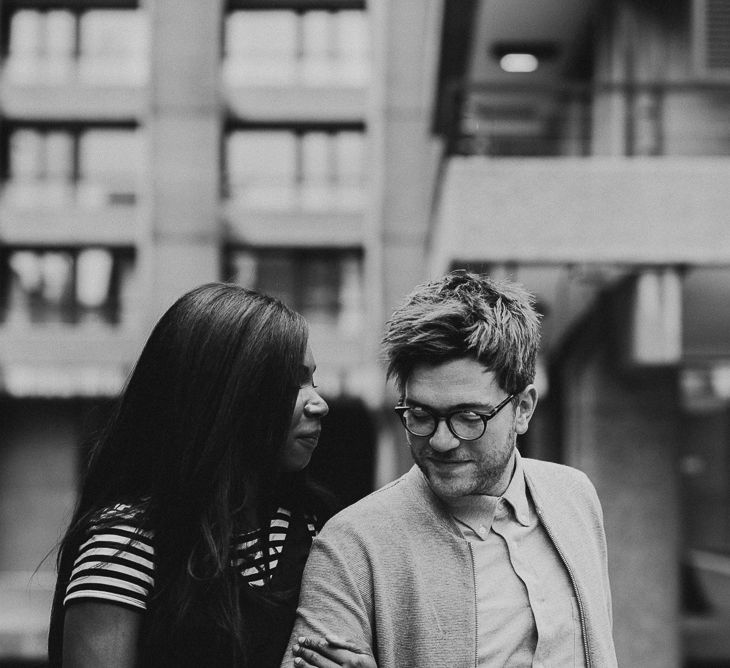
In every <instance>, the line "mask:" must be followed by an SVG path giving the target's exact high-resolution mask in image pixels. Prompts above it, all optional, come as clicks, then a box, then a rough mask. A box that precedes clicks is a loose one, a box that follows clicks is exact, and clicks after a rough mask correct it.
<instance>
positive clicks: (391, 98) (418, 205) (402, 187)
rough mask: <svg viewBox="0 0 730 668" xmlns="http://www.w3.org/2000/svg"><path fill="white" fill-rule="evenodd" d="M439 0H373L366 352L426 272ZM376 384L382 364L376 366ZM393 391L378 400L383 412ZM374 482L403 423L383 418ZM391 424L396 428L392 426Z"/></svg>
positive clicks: (400, 460) (390, 461)
mask: <svg viewBox="0 0 730 668" xmlns="http://www.w3.org/2000/svg"><path fill="white" fill-rule="evenodd" d="M442 5H443V0H373V1H372V2H369V3H368V11H369V12H370V16H371V21H372V43H373V69H374V71H375V72H376V73H377V74H376V76H375V77H374V81H373V86H372V91H371V107H370V113H369V115H368V133H369V137H370V141H371V160H372V162H371V165H372V169H371V174H372V188H373V190H372V198H371V201H372V208H371V210H370V216H369V225H368V230H369V231H368V239H367V241H366V274H367V281H366V284H367V286H368V289H369V292H368V295H367V297H368V299H367V303H368V308H369V314H368V316H369V317H368V323H369V324H368V327H367V330H368V334H367V335H368V336H369V337H370V340H369V342H368V346H367V347H368V357H369V358H370V359H372V360H373V361H375V360H377V359H379V347H380V338H381V336H382V332H383V324H384V323H385V320H386V319H387V318H388V317H389V315H390V313H391V312H392V310H393V307H394V306H395V305H396V304H397V303H398V302H399V301H400V300H401V299H402V298H403V297H404V296H405V295H406V294H407V293H408V292H410V291H411V290H412V289H413V288H414V287H415V285H416V284H417V283H419V282H421V281H422V280H424V279H425V278H426V277H427V276H426V243H427V237H428V229H429V222H430V212H431V208H432V202H433V193H434V184H435V177H436V170H437V166H438V161H439V158H440V149H439V144H438V142H437V141H436V140H435V139H434V138H433V137H432V135H431V122H432V110H433V105H434V94H435V84H436V75H437V67H438V55H439V48H440V39H441V33H440V31H441V15H442ZM374 377H375V378H379V380H378V381H376V382H380V383H381V387H382V370H379V373H378V372H376V373H375V374H374ZM393 401H394V397H393V396H392V395H388V396H387V397H385V398H384V400H383V405H384V407H385V410H386V411H387V414H388V415H390V408H391V407H392V405H393ZM383 423H384V424H383V426H382V429H381V432H382V433H381V438H380V444H379V453H378V464H377V468H378V474H377V476H376V477H377V481H376V482H378V483H383V482H386V481H387V480H389V479H392V478H393V477H395V476H396V475H397V474H398V473H400V472H401V471H402V470H403V469H404V468H406V467H407V466H410V463H411V459H410V454H409V453H408V450H407V448H406V447H405V445H404V439H403V437H402V434H401V433H400V432H401V431H402V430H400V429H399V427H398V426H394V423H393V422H392V421H391V420H390V419H384V420H383ZM394 429H395V431H393V430H394Z"/></svg>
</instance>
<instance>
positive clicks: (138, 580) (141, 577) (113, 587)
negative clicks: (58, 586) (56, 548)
mask: <svg viewBox="0 0 730 668" xmlns="http://www.w3.org/2000/svg"><path fill="white" fill-rule="evenodd" d="M111 514H113V516H114V517H115V518H118V519H119V520H120V523H119V524H113V525H103V526H100V525H99V524H98V523H97V524H93V525H92V526H91V527H90V529H89V537H88V539H87V540H86V542H85V543H84V544H83V545H81V547H80V548H79V554H78V556H77V558H76V561H75V562H74V568H73V571H72V573H71V578H70V582H69V584H68V587H67V589H66V597H65V599H64V605H65V604H68V603H69V602H71V601H74V600H80V599H95V600H105V601H110V602H115V603H119V604H122V605H126V606H131V607H133V608H138V609H142V610H146V609H147V600H148V598H149V595H150V592H151V591H152V589H153V587H154V584H155V580H154V572H155V554H154V547H153V544H152V539H153V534H152V532H151V531H146V530H143V529H140V528H139V527H136V526H134V514H133V512H132V511H131V510H130V509H129V507H128V506H117V507H115V508H114V509H112V511H109V512H107V513H104V514H102V516H101V517H102V520H103V519H105V518H108V517H109V516H110V515H111ZM290 520H291V512H290V511H289V510H287V509H285V508H279V509H278V510H277V511H276V513H274V516H273V517H272V519H271V523H270V525H269V547H268V569H269V570H268V578H269V579H270V578H271V577H272V576H273V573H274V571H275V569H276V567H277V566H278V564H279V558H280V556H281V553H282V551H283V549H284V543H285V542H286V537H287V533H288V531H289V523H290ZM307 529H308V531H309V533H310V535H311V536H312V537H314V536H316V535H317V530H316V528H315V525H314V522H313V520H312V519H311V518H307ZM231 565H232V566H233V567H235V568H237V569H239V570H240V572H241V575H242V577H243V579H244V581H245V582H246V583H247V584H249V585H251V586H254V587H262V586H264V584H265V583H266V559H265V558H264V554H263V550H262V546H261V530H260V529H259V530H255V531H250V532H248V533H245V534H243V535H241V536H240V537H239V538H238V540H237V541H236V542H235V545H234V547H233V557H232V559H231Z"/></svg>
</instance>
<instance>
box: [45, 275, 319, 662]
mask: <svg viewBox="0 0 730 668" xmlns="http://www.w3.org/2000/svg"><path fill="white" fill-rule="evenodd" d="M307 336H308V331H307V326H306V323H305V321H304V320H303V318H302V317H301V316H300V315H298V314H297V313H295V312H293V311H291V310H290V309H288V308H287V307H286V306H284V305H283V304H282V303H281V302H279V301H278V300H276V299H273V298H271V297H268V296H265V295H261V294H259V293H256V292H253V291H250V290H246V289H244V288H241V287H239V286H235V285H229V284H222V283H213V284H208V285H204V286H201V287H199V288H197V289H195V290H192V291H191V292H188V293H187V294H185V295H184V296H182V297H181V298H180V299H179V300H178V301H177V302H176V303H175V304H173V306H172V307H170V309H169V310H168V311H167V312H166V313H165V314H164V315H163V316H162V318H161V319H160V321H159V322H158V323H157V325H156V326H155V328H154V330H153V331H152V333H151V335H150V337H149V339H148V341H147V343H146V345H145V347H144V349H143V350H142V353H141V355H140V358H139V361H138V362H137V364H136V367H135V369H134V371H133V372H132V374H131V376H130V378H129V380H128V383H127V386H126V388H125V390H124V392H123V393H122V395H121V397H120V400H119V402H118V405H117V408H116V411H115V415H114V416H113V417H112V419H111V420H110V422H109V425H108V427H107V429H106V431H105V433H104V434H103V435H102V437H101V438H100V439H99V440H98V442H97V443H96V445H95V447H94V448H93V451H92V454H91V457H90V461H89V466H88V470H87V472H86V475H85V479H84V482H83V486H82V490H81V495H80V499H79V502H78V505H77V508H76V510H75V513H74V516H73V519H72V521H71V524H70V527H69V529H68V531H67V533H66V535H65V537H64V538H63V540H62V542H61V548H60V552H59V556H58V571H59V577H58V584H57V588H56V595H55V598H54V605H53V612H52V615H51V632H50V635H49V656H50V659H51V665H60V663H61V655H62V638H63V597H64V592H65V588H66V585H67V582H68V579H69V577H70V573H71V570H72V567H73V562H74V559H75V557H76V554H77V551H78V548H79V545H80V543H81V542H82V540H83V539H84V534H85V530H86V529H87V527H88V524H89V522H90V521H91V520H92V519H94V518H95V517H98V514H99V512H100V511H101V510H102V509H104V508H109V507H113V506H114V505H115V504H118V503H127V504H131V505H132V506H134V507H135V508H138V509H139V512H140V514H141V519H140V521H141V522H142V524H143V526H146V527H149V528H152V529H153V532H154V547H155V560H156V568H155V587H154V592H153V595H152V597H151V599H150V601H149V603H148V609H147V612H146V613H145V621H144V624H143V641H142V644H141V647H140V652H141V658H142V663H143V664H144V665H172V664H175V660H174V658H173V657H175V656H178V657H182V656H185V653H186V652H187V651H188V650H192V649H193V644H194V643H196V641H197V643H200V641H201V640H202V638H200V636H199V635H197V634H196V633H195V628H196V627H197V626H198V625H199V624H200V623H201V620H204V623H205V624H208V625H211V626H212V627H213V628H215V630H216V632H217V633H218V635H219V636H220V637H222V638H224V639H225V640H224V644H227V646H226V647H225V648H223V651H224V652H225V653H226V654H227V655H229V656H230V657H231V662H232V663H233V662H234V661H235V662H236V663H237V665H245V654H246V652H245V648H246V644H247V643H246V638H245V631H244V624H243V623H242V618H241V614H242V613H241V609H240V605H239V594H240V592H239V586H240V585H239V580H238V579H237V578H235V577H232V576H231V572H230V571H231V569H230V568H228V566H229V564H230V561H231V553H230V550H231V539H232V536H235V535H236V532H240V531H242V530H247V529H253V528H256V527H257V526H263V525H264V523H265V522H266V521H267V519H266V518H268V513H269V512H270V511H271V505H272V503H273V499H272V498H271V495H272V494H273V490H274V489H275V488H276V484H277V479H278V477H279V460H280V456H281V450H282V448H283V446H284V444H285V442H286V437H287V434H288V430H289V425H290V421H291V416H292V412H293V409H294V404H295V401H296V397H297V392H298V386H299V379H300V378H299V374H300V365H301V363H302V361H303V359H304V355H305V351H306V345H307ZM196 636H197V638H196ZM144 638H147V641H145V640H144ZM193 653H194V652H193ZM188 656H190V654H188ZM231 665H232V664H231Z"/></svg>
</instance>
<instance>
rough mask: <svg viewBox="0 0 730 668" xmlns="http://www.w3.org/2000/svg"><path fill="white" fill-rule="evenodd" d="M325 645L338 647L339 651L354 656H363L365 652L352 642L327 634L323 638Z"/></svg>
mask: <svg viewBox="0 0 730 668" xmlns="http://www.w3.org/2000/svg"><path fill="white" fill-rule="evenodd" d="M324 639H325V640H326V641H327V644H328V645H330V646H331V647H339V648H340V649H346V650H349V651H350V652H355V653H356V654H365V653H366V652H365V650H363V649H362V648H361V647H359V646H358V645H356V644H355V643H354V642H353V641H352V640H347V639H345V638H342V637H341V636H338V635H335V634H334V633H327V634H326V635H325V637H324Z"/></svg>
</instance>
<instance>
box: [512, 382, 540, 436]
mask: <svg viewBox="0 0 730 668" xmlns="http://www.w3.org/2000/svg"><path fill="white" fill-rule="evenodd" d="M515 396H516V398H517V409H516V410H515V431H516V432H517V433H518V434H524V433H525V432H526V431H527V427H528V426H529V424H530V418H531V417H532V414H533V413H534V412H535V407H536V406H537V388H536V387H535V386H534V385H532V384H530V385H528V386H527V387H526V388H525V389H524V390H522V392H520V393H519V394H517V395H515Z"/></svg>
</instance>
